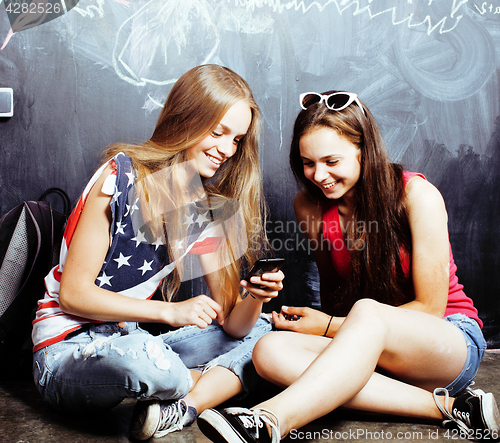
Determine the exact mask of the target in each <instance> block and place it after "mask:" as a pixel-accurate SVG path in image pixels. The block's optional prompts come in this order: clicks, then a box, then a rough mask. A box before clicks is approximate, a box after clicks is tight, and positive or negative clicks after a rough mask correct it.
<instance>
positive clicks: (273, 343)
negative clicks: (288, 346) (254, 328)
mask: <svg viewBox="0 0 500 443" xmlns="http://www.w3.org/2000/svg"><path fill="white" fill-rule="evenodd" d="M288 335H289V333H288V332H282V331H281V332H272V333H270V334H267V335H265V336H264V337H262V338H261V339H260V340H259V341H258V342H257V344H256V345H255V347H254V349H253V353H252V361H253V364H254V366H255V369H256V370H257V373H258V374H259V375H260V376H264V375H265V373H266V372H267V371H269V370H272V365H273V363H275V362H276V360H277V359H276V353H277V352H279V350H280V349H283V345H284V342H286V339H287V336H288Z"/></svg>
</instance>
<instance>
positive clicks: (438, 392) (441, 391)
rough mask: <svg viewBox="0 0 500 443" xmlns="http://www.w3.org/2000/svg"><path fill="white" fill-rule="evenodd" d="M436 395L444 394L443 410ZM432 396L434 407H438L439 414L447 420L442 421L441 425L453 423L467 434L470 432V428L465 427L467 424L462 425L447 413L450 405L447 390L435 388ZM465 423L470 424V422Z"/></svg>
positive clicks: (460, 421)
mask: <svg viewBox="0 0 500 443" xmlns="http://www.w3.org/2000/svg"><path fill="white" fill-rule="evenodd" d="M438 394H444V408H443V406H442V405H441V402H440V401H439V400H438ZM432 395H433V396H434V401H435V402H436V406H437V407H438V409H439V411H440V412H441V414H443V415H444V416H445V417H447V420H444V421H443V425H446V424H447V423H451V422H453V423H455V424H456V425H457V426H458V427H459V428H460V429H461V430H462V431H464V432H465V433H466V434H467V433H468V432H469V431H470V428H469V427H468V426H467V424H466V423H464V422H463V421H462V420H457V419H456V418H455V417H453V415H451V414H450V413H449V412H448V406H449V403H450V394H449V393H448V390H447V389H445V388H436V389H434V392H433V393H432ZM467 421H468V422H469V423H470V420H467Z"/></svg>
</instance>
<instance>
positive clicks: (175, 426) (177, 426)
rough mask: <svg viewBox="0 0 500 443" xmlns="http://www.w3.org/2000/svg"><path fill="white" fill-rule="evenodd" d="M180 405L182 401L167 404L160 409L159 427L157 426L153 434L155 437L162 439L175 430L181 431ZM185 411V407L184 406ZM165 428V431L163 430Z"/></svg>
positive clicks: (181, 415)
mask: <svg viewBox="0 0 500 443" xmlns="http://www.w3.org/2000/svg"><path fill="white" fill-rule="evenodd" d="M182 403H183V400H180V401H177V402H175V403H171V404H169V405H168V406H167V407H165V408H161V417H160V425H159V426H158V429H157V431H156V432H155V436H156V437H162V436H163V435H166V434H167V433H169V432H172V431H175V430H179V431H180V430H181V429H182V428H183V426H182V417H183V413H182V407H181V406H182ZM186 411H187V405H186ZM165 428H167V429H165Z"/></svg>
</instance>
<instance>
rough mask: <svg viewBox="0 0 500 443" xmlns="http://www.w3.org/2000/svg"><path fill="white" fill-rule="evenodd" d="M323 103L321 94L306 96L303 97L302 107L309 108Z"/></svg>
mask: <svg viewBox="0 0 500 443" xmlns="http://www.w3.org/2000/svg"><path fill="white" fill-rule="evenodd" d="M320 101H321V96H320V95H319V94H306V95H304V97H302V106H303V107H304V108H308V107H309V106H312V105H314V104H316V103H319V102H320Z"/></svg>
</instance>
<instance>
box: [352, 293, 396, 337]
mask: <svg viewBox="0 0 500 443" xmlns="http://www.w3.org/2000/svg"><path fill="white" fill-rule="evenodd" d="M387 309H396V308H394V307H392V306H388V305H385V304H383V303H380V302H378V301H376V300H372V299H370V298H362V299H361V300H358V301H357V302H356V303H354V305H353V307H352V308H351V310H350V311H349V314H348V315H347V319H346V320H349V324H351V325H352V324H353V323H355V324H357V325H361V326H364V327H368V328H370V331H371V332H370V333H371V334H372V335H373V334H377V333H378V332H380V333H385V332H386V326H387V322H386V320H387V315H385V313H386V312H387Z"/></svg>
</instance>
